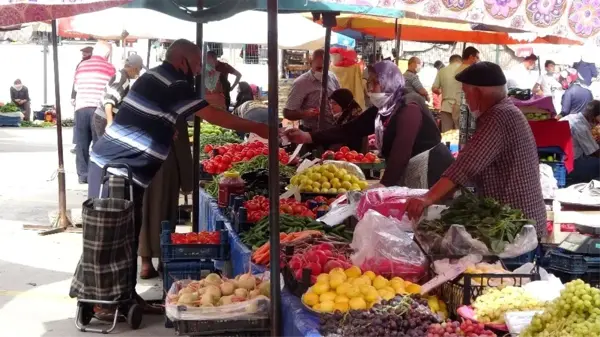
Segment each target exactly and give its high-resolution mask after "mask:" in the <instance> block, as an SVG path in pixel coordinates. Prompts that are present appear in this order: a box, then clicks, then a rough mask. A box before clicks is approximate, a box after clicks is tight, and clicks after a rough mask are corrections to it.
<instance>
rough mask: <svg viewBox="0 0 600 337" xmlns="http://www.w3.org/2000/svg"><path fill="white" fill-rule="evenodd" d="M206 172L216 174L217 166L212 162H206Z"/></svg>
mask: <svg viewBox="0 0 600 337" xmlns="http://www.w3.org/2000/svg"><path fill="white" fill-rule="evenodd" d="M203 166H204V172H206V173H210V174H214V173H215V165H214V164H213V163H211V162H210V161H206V162H204V165H203Z"/></svg>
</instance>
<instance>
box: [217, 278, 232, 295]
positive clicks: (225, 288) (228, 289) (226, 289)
mask: <svg viewBox="0 0 600 337" xmlns="http://www.w3.org/2000/svg"><path fill="white" fill-rule="evenodd" d="M219 288H220V289H221V294H222V295H231V294H233V291H234V290H235V285H234V284H233V282H230V281H225V282H223V283H221V285H220V286H219Z"/></svg>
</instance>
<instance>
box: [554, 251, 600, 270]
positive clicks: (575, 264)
mask: <svg viewBox="0 0 600 337" xmlns="http://www.w3.org/2000/svg"><path fill="white" fill-rule="evenodd" d="M544 260H545V261H546V265H547V266H548V268H553V269H557V270H564V271H567V272H569V273H572V274H581V273H585V272H587V271H588V269H590V268H591V269H600V257H591V256H586V255H581V254H573V253H569V252H566V251H564V250H562V249H558V248H557V249H552V250H550V251H548V252H547V253H546V256H545V257H544Z"/></svg>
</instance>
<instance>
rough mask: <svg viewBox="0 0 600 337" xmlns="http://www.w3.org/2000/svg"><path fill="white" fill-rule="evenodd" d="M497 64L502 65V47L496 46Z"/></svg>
mask: <svg viewBox="0 0 600 337" xmlns="http://www.w3.org/2000/svg"><path fill="white" fill-rule="evenodd" d="M496 64H498V65H499V64H500V45H496Z"/></svg>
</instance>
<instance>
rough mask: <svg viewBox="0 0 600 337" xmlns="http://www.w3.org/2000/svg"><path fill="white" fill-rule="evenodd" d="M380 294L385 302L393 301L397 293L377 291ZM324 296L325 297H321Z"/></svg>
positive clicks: (384, 290)
mask: <svg viewBox="0 0 600 337" xmlns="http://www.w3.org/2000/svg"><path fill="white" fill-rule="evenodd" d="M377 292H378V293H379V296H381V298H383V299H384V300H388V301H389V300H391V299H392V298H394V297H396V292H395V291H393V290H392V291H389V290H388V289H385V288H382V289H379V290H378V291H377ZM321 296H323V295H321Z"/></svg>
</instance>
